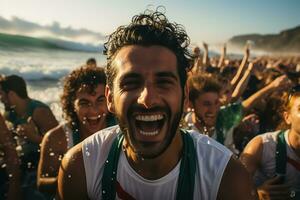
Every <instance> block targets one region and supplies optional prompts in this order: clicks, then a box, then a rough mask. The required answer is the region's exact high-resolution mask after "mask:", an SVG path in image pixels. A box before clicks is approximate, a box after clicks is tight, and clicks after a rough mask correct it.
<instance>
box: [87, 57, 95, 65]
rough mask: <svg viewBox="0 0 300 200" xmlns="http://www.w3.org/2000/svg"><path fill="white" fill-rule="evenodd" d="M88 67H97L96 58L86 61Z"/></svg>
mask: <svg viewBox="0 0 300 200" xmlns="http://www.w3.org/2000/svg"><path fill="white" fill-rule="evenodd" d="M86 65H87V66H91V67H97V61H96V59H95V58H89V59H88V60H87V61H86Z"/></svg>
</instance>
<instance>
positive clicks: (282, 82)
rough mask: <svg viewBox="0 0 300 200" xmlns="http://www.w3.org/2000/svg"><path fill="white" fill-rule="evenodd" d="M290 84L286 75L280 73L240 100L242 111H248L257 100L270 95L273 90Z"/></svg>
mask: <svg viewBox="0 0 300 200" xmlns="http://www.w3.org/2000/svg"><path fill="white" fill-rule="evenodd" d="M290 84H291V82H290V80H289V79H288V78H287V76H286V75H281V76H279V77H277V78H276V79H275V80H273V81H272V82H271V83H269V84H268V85H267V86H265V87H263V88H262V89H260V90H258V91H257V92H255V93H254V94H253V95H251V96H250V97H248V98H247V99H246V100H244V101H243V102H242V105H243V108H244V112H247V111H249V110H250V109H251V108H252V107H253V106H254V105H255V104H256V103H257V102H259V101H260V100H262V99H263V98H265V97H267V96H268V95H270V93H272V92H274V91H276V90H277V91H279V90H282V89H284V88H287V87H288V86H289V85H290Z"/></svg>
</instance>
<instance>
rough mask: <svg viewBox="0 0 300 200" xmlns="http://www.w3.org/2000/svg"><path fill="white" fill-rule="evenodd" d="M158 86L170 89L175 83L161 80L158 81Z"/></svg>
mask: <svg viewBox="0 0 300 200" xmlns="http://www.w3.org/2000/svg"><path fill="white" fill-rule="evenodd" d="M157 84H158V85H159V86H162V87H168V86H172V85H173V81H172V80H170V79H160V80H158V81H157Z"/></svg>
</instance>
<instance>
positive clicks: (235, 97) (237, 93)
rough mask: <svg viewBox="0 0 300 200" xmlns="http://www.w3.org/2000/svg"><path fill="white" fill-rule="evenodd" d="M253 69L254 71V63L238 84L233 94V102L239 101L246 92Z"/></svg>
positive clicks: (249, 66)
mask: <svg viewBox="0 0 300 200" xmlns="http://www.w3.org/2000/svg"><path fill="white" fill-rule="evenodd" d="M252 69H253V63H249V65H248V68H247V70H246V71H245V72H244V75H243V77H242V78H241V79H240V81H239V82H238V84H237V85H236V87H235V88H234V90H233V93H232V95H231V96H232V97H231V100H232V102H234V101H237V100H238V99H239V98H240V97H241V96H242V94H243V92H244V91H245V89H246V87H247V85H248V82H249V79H250V76H251V74H252Z"/></svg>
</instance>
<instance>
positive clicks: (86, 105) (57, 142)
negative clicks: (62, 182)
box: [37, 66, 110, 195]
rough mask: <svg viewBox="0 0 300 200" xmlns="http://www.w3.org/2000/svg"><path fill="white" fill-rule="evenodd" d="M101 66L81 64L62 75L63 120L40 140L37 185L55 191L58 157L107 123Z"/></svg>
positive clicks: (53, 192)
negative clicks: (63, 121)
mask: <svg viewBox="0 0 300 200" xmlns="http://www.w3.org/2000/svg"><path fill="white" fill-rule="evenodd" d="M105 85H106V76H105V72H104V69H103V68H99V67H94V66H83V67H80V68H78V69H75V70H74V71H72V72H71V74H70V75H68V76H67V77H66V78H65V81H64V89H63V95H62V96H61V103H62V108H63V113H64V117H65V119H66V121H67V122H66V123H63V124H60V125H58V126H57V127H55V128H53V129H51V130H50V131H48V132H47V134H46V135H45V137H44V139H43V141H42V144H41V158H40V161H39V167H38V179H37V180H38V188H39V190H40V191H42V192H46V193H48V194H52V195H54V194H55V192H56V188H57V174H58V170H59V166H60V163H61V159H62V157H63V156H64V154H65V153H66V152H67V150H68V149H69V148H71V147H73V146H75V145H76V144H77V143H79V142H80V141H82V140H83V139H85V138H86V137H88V136H90V135H92V134H93V133H95V132H97V131H99V130H101V129H103V128H105V127H107V126H108V125H110V124H109V123H110V122H109V121H108V119H109V117H108V116H109V115H108V110H107V105H106V98H105V95H104V90H105Z"/></svg>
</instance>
